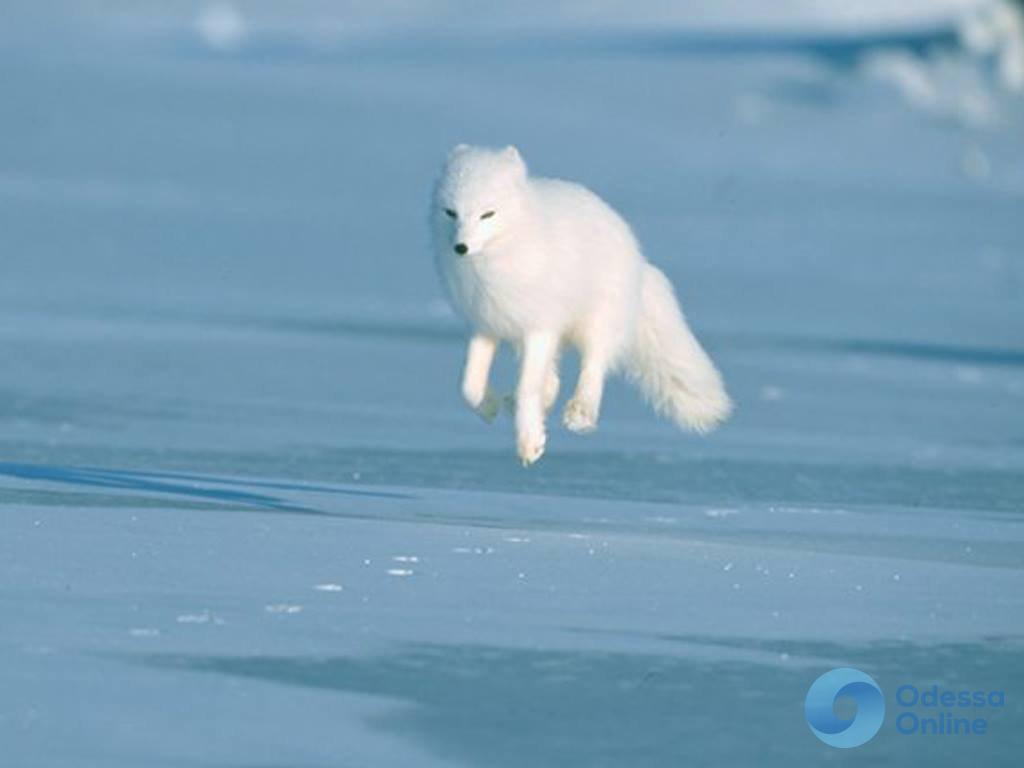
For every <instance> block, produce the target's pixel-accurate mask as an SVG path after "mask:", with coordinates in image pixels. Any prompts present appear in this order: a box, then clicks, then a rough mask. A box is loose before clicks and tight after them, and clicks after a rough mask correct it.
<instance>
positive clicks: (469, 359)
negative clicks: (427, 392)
mask: <svg viewBox="0 0 1024 768" xmlns="http://www.w3.org/2000/svg"><path fill="white" fill-rule="evenodd" d="M497 349H498V342H497V340H496V339H493V338H491V337H490V336H484V335H482V334H476V335H475V336H473V338H471V339H470V340H469V348H468V349H467V350H466V368H465V370H464V371H463V374H462V397H463V398H464V399H465V400H466V403H468V404H469V407H470V408H472V409H473V410H474V411H476V413H477V414H478V415H479V416H480V418H482V419H483V420H484V421H486V422H488V423H489V422H491V421H494V417H495V416H497V415H498V411H499V410H501V397H500V396H499V395H496V394H495V393H494V392H493V391H492V390H491V388H490V387H489V386H487V378H488V376H489V375H490V373H491V363H493V362H494V353H495V352H496V351H497Z"/></svg>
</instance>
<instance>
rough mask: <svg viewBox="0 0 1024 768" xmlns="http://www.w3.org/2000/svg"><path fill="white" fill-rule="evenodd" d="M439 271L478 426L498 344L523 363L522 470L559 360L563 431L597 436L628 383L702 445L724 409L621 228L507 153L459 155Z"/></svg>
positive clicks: (440, 199) (704, 365)
mask: <svg viewBox="0 0 1024 768" xmlns="http://www.w3.org/2000/svg"><path fill="white" fill-rule="evenodd" d="M432 227H433V235H434V249H435V256H436V259H437V267H438V271H439V272H440V274H441V278H442V281H443V283H444V286H445V288H446V290H447V292H448V296H449V298H450V299H451V301H452V303H453V304H454V305H455V308H456V309H457V310H458V311H460V312H461V313H462V314H463V315H464V316H465V318H466V319H467V320H468V321H469V324H470V325H471V326H472V329H473V335H472V338H471V339H470V341H469V350H468V353H467V357H466V366H465V371H464V373H463V378H462V394H463V397H464V398H465V399H466V402H468V403H469V405H470V406H471V407H472V408H473V409H474V410H476V411H477V413H479V414H480V415H481V416H483V417H484V418H485V419H486V420H488V421H490V420H491V419H493V418H494V416H495V415H496V414H497V412H498V411H499V410H500V408H501V404H502V402H503V398H501V397H500V396H498V395H497V394H495V392H494V391H493V390H491V389H490V387H489V386H488V382H487V380H488V375H489V372H490V368H491V362H492V360H493V359H494V354H495V351H496V350H497V348H498V344H499V343H500V342H502V341H507V342H510V343H512V344H513V345H514V346H515V348H516V351H517V352H518V354H519V358H520V366H521V367H520V373H519V382H518V385H517V387H516V392H515V398H514V403H515V424H516V441H517V447H518V452H519V458H520V459H521V460H522V462H523V465H524V466H526V465H529V464H532V463H533V462H535V461H537V459H539V458H540V457H541V456H542V455H543V453H544V445H545V442H546V432H545V428H544V417H545V414H546V412H547V411H548V410H549V409H550V408H551V406H552V405H553V404H554V402H555V399H556V398H557V396H558V387H559V379H558V358H559V354H560V352H561V351H562V349H563V347H565V346H567V345H571V346H573V347H576V349H577V350H578V351H579V354H580V375H579V381H578V382H577V384H576V391H575V393H574V394H573V396H572V398H571V399H570V400H569V402H568V403H567V404H566V406H565V410H564V412H563V414H562V423H563V424H564V425H565V426H566V427H567V428H568V429H570V430H572V431H573V432H580V433H583V432H589V431H591V430H593V429H595V428H596V427H597V418H598V412H599V411H600V408H601V394H602V390H603V388H604V379H605V376H606V375H607V374H608V373H609V372H610V371H613V370H616V369H621V370H624V371H625V373H626V375H627V376H628V377H629V378H630V379H631V380H632V381H633V382H635V383H636V384H637V386H638V387H639V388H640V390H641V391H642V392H643V393H644V395H645V396H646V397H647V399H648V400H649V401H650V402H651V404H652V405H653V406H654V408H655V409H656V410H657V411H658V412H659V413H660V414H662V415H663V416H666V417H667V418H669V419H671V420H672V421H674V422H675V423H676V424H678V425H679V426H680V427H684V428H689V429H692V430H695V431H697V432H701V433H703V432H708V431H710V430H711V429H714V428H715V427H716V426H718V424H719V423H721V422H722V421H724V420H725V419H726V418H727V417H728V415H729V413H730V411H731V409H732V405H731V403H730V401H729V397H728V395H727V394H726V392H725V389H724V387H723V385H722V378H721V376H720V375H719V373H718V371H717V370H716V369H715V366H714V364H713V363H712V362H711V360H710V359H709V358H708V356H707V354H706V353H705V352H704V350H703V348H701V345H700V343H699V342H698V341H697V339H696V338H695V337H694V335H693V333H691V331H690V329H689V327H688V326H687V324H686V320H685V319H684V318H683V314H682V312H681V311H680V309H679V304H678V303H677V302H676V298H675V294H674V292H673V290H672V285H671V283H670V282H669V281H668V278H666V277H665V275H664V274H663V273H662V272H661V271H660V270H658V269H657V268H656V267H654V266H653V265H651V264H649V263H648V262H647V260H646V259H645V258H644V256H643V254H642V253H641V252H640V247H639V245H638V244H637V242H636V239H635V238H634V237H633V233H632V231H631V230H630V228H629V225H627V224H626V222H625V221H623V219H622V218H621V217H620V216H619V215H618V214H617V213H616V212H615V211H613V210H612V209H611V208H610V207H609V206H608V205H607V204H606V203H605V202H604V201H603V200H601V199H600V198H599V197H598V196H597V195H595V194H594V193H593V192H590V191H589V190H588V189H586V188H584V187H582V186H580V185H579V184H573V183H571V182H568V181H560V180H557V179H543V178H535V177H531V176H529V175H528V174H527V170H526V164H525V163H524V162H523V159H522V157H520V155H519V152H518V150H516V148H515V147H506V148H505V149H500V150H492V149H485V148H481V147H470V146H467V145H465V144H460V145H459V146H457V147H455V149H453V150H452V152H451V154H450V155H449V156H448V160H447V162H446V163H445V166H444V169H443V171H442V173H441V177H440V179H439V180H438V182H437V185H436V188H435V190H434V199H433V210H432Z"/></svg>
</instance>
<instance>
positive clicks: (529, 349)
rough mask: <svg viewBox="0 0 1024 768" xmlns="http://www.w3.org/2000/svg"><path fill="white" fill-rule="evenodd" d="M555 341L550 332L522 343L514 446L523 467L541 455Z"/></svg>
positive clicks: (528, 337)
mask: <svg viewBox="0 0 1024 768" xmlns="http://www.w3.org/2000/svg"><path fill="white" fill-rule="evenodd" d="M557 346H558V344H557V339H556V337H555V335H554V334H551V333H542V332H541V333H531V334H530V335H528V336H527V337H526V338H525V339H524V341H523V359H522V363H521V367H520V370H519V385H518V386H517V388H516V444H517V447H518V450H519V458H520V460H521V461H522V462H523V466H529V465H530V464H533V463H534V462H535V461H537V459H539V458H540V457H541V456H543V455H544V445H545V443H546V442H547V434H546V432H545V430H544V410H545V409H544V380H545V378H546V377H547V375H548V372H549V371H550V370H551V365H552V362H553V361H554V357H555V353H556V352H557Z"/></svg>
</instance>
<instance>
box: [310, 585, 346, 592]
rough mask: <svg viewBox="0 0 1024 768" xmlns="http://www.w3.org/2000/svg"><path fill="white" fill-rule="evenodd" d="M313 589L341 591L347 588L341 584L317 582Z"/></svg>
mask: <svg viewBox="0 0 1024 768" xmlns="http://www.w3.org/2000/svg"><path fill="white" fill-rule="evenodd" d="M313 589H315V590H316V591H318V592H341V591H343V590H344V589H345V588H344V587H343V586H342V585H341V584H317V585H316V586H314V587H313Z"/></svg>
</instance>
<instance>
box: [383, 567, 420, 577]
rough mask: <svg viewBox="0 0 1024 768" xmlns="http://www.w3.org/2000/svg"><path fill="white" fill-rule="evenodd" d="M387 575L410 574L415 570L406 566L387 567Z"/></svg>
mask: <svg viewBox="0 0 1024 768" xmlns="http://www.w3.org/2000/svg"><path fill="white" fill-rule="evenodd" d="M387 573H388V576H412V575H413V573H415V571H411V570H409V569H408V568H388V571H387Z"/></svg>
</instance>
